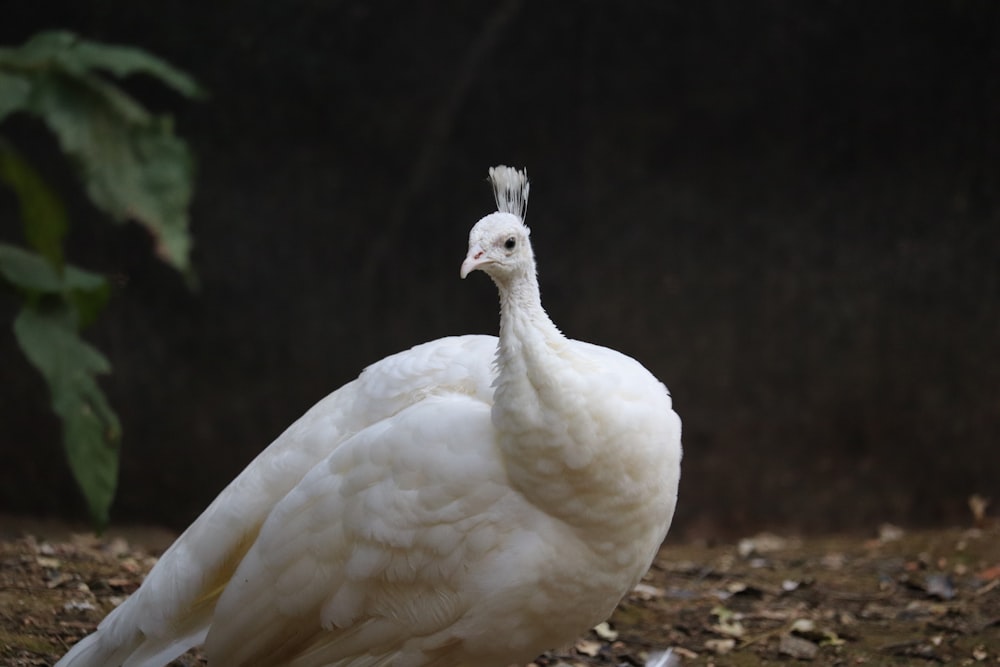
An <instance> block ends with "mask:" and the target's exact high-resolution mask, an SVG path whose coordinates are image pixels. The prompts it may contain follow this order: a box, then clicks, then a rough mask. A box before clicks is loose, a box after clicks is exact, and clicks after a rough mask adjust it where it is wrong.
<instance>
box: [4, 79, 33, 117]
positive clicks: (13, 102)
mask: <svg viewBox="0 0 1000 667" xmlns="http://www.w3.org/2000/svg"><path fill="white" fill-rule="evenodd" d="M30 93H31V83H30V82H29V81H28V79H27V78H25V77H23V76H19V75H16V74H7V73H5V72H3V71H2V70H0V121H2V120H3V119H4V118H5V117H6V116H8V115H9V114H11V113H13V112H14V111H17V110H19V109H21V108H22V107H23V106H24V104H25V102H27V100H28V95H29V94H30Z"/></svg>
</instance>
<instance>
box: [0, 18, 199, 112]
mask: <svg viewBox="0 0 1000 667" xmlns="http://www.w3.org/2000/svg"><path fill="white" fill-rule="evenodd" d="M4 64H8V65H10V66H12V67H19V68H23V67H39V66H46V65H48V66H53V65H54V66H58V67H61V68H64V69H65V70H67V71H70V72H73V73H75V74H77V75H80V74H83V73H84V72H86V71H87V70H91V69H100V70H106V71H108V72H111V73H112V74H114V75H115V76H117V77H119V78H121V77H126V76H129V75H131V74H147V75H149V76H152V77H154V78H156V79H158V80H159V81H160V82H161V83H163V84H164V85H167V86H169V87H170V88H173V89H174V90H175V91H177V92H178V93H180V94H181V95H184V96H186V97H201V96H203V95H204V91H203V90H202V89H201V87H200V86H199V85H198V83H197V82H196V81H195V80H194V79H193V78H191V76H189V75H188V74H186V73H184V72H183V71H181V70H179V69H177V68H176V67H174V66H173V65H171V64H170V63H168V62H166V61H165V60H163V59H162V58H158V57H156V56H154V55H152V54H150V53H148V52H146V51H143V50H142V49H137V48H135V47H131V46H119V45H113V44H101V43H100V42H93V41H90V40H86V39H82V38H80V37H79V36H77V35H75V34H74V33H72V32H67V31H65V30H50V31H46V32H41V33H38V34H37V35H35V36H34V37H32V38H31V39H30V40H28V41H27V42H25V43H24V44H23V45H22V46H21V47H20V48H18V49H0V67H2V66H3V65H4Z"/></svg>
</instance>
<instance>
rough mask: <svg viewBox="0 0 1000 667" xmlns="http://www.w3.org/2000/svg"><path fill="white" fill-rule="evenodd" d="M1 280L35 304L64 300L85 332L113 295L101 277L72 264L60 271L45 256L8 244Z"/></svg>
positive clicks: (0, 261) (0, 260) (2, 246)
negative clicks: (45, 298) (46, 298)
mask: <svg viewBox="0 0 1000 667" xmlns="http://www.w3.org/2000/svg"><path fill="white" fill-rule="evenodd" d="M0 276H3V278H4V279H6V280H7V282H9V283H10V284H11V285H14V286H15V287H17V288H19V289H20V290H21V291H22V292H24V293H25V295H26V296H27V297H28V301H29V302H31V303H34V302H37V301H38V299H37V298H33V297H37V296H39V295H57V296H59V297H61V298H62V299H63V300H64V301H66V302H68V303H69V304H70V305H72V306H73V307H74V309H75V310H74V311H73V314H74V315H75V324H76V325H77V326H78V327H81V328H82V327H85V326H87V325H88V324H90V323H91V322H92V321H93V320H94V318H95V317H96V316H97V314H98V313H99V312H100V311H101V309H103V308H104V306H105V304H106V303H107V302H108V298H109V297H110V295H111V286H110V285H109V284H108V281H107V280H105V279H104V277H103V276H101V275H98V274H96V273H92V272H90V271H85V270H84V269H80V268H77V267H75V266H72V265H68V264H67V265H66V266H64V267H62V269H61V270H60V269H58V268H56V267H55V266H53V265H52V263H51V262H49V261H47V260H46V259H45V258H44V257H42V256H41V255H37V254H35V253H32V252H29V251H27V250H24V249H22V248H18V247H17V246H13V245H8V244H6V243H0Z"/></svg>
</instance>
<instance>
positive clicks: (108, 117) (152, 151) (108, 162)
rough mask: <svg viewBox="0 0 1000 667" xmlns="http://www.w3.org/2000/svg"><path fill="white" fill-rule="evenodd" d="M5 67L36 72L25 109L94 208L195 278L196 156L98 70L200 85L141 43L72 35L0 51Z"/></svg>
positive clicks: (52, 35)
mask: <svg viewBox="0 0 1000 667" xmlns="http://www.w3.org/2000/svg"><path fill="white" fill-rule="evenodd" d="M5 70H6V71H7V72H8V73H11V72H16V73H19V74H20V75H21V76H26V77H29V78H30V82H31V93H30V95H29V96H28V98H27V99H25V100H22V101H21V102H20V103H19V104H20V107H19V108H23V110H24V111H27V112H29V113H32V114H34V115H36V116H38V117H39V118H41V119H42V120H43V121H44V122H45V123H46V124H47V125H48V126H49V129H51V130H52V132H54V133H55V135H56V137H57V138H58V140H59V144H60V146H61V148H62V149H63V151H64V152H65V153H67V154H68V155H69V156H70V157H71V158H72V159H73V161H74V162H75V163H76V164H77V166H78V167H79V170H80V175H81V178H82V180H83V186H84V189H85V190H86V192H87V195H88V196H89V197H90V200H91V201H92V202H93V203H94V205H95V206H97V207H98V208H100V209H101V210H103V211H105V212H106V213H108V214H109V215H110V216H111V217H112V218H113V219H114V220H116V221H119V222H121V221H125V220H134V221H137V222H139V223H140V224H142V225H143V226H145V227H146V228H147V230H149V232H150V233H151V234H152V235H153V238H154V241H155V246H156V252H157V254H158V255H159V256H160V258H161V259H163V260H164V261H166V262H168V263H169V264H171V265H172V266H174V267H175V268H177V269H178V270H179V271H181V272H182V273H186V274H189V277H190V271H191V266H190V249H191V240H190V236H189V234H188V225H189V221H188V214H187V211H188V208H189V206H190V203H191V198H192V192H193V186H192V183H193V180H194V159H193V157H192V155H191V153H190V151H189V149H188V147H187V144H185V143H184V142H183V141H182V140H181V139H180V138H178V137H177V136H175V135H174V132H173V124H172V121H171V119H170V118H169V117H168V116H163V115H154V114H151V113H149V112H148V111H147V110H146V109H145V108H143V107H142V105H141V104H139V103H138V102H137V101H136V100H135V99H133V98H132V97H131V96H129V95H128V94H127V93H125V92H124V91H123V90H121V89H120V88H118V87H116V86H115V85H113V84H112V83H111V82H109V81H108V80H107V79H105V78H103V77H101V76H99V75H98V71H99V70H100V71H109V72H111V73H112V74H115V75H117V76H125V75H128V74H134V73H144V74H149V75H152V76H155V77H157V78H158V80H160V81H161V82H163V83H165V84H167V85H169V86H171V87H172V88H174V89H175V90H177V91H179V92H181V93H182V94H185V95H197V94H200V89H199V88H198V87H197V85H196V84H195V83H194V81H193V80H192V79H191V78H190V77H188V76H187V75H186V74H184V73H183V72H181V71H180V70H177V69H175V68H173V67H172V66H170V65H169V64H167V63H166V62H164V61H162V60H161V59H159V58H156V57H155V56H152V55H150V54H148V53H145V52H143V51H141V50H139V49H134V48H131V47H122V46H108V45H103V44H98V43H96V42H89V41H86V40H81V39H79V38H78V37H76V36H75V35H73V34H72V33H66V32H48V33H42V34H40V35H38V36H36V37H35V38H33V39H32V40H30V41H29V42H27V43H26V44H24V45H23V46H21V47H20V48H18V49H0V73H2V72H3V71H5Z"/></svg>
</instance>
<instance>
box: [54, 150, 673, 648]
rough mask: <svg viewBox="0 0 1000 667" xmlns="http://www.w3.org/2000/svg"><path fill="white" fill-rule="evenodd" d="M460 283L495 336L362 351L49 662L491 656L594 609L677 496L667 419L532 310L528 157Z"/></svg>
mask: <svg viewBox="0 0 1000 667" xmlns="http://www.w3.org/2000/svg"><path fill="white" fill-rule="evenodd" d="M490 178H491V180H492V182H493V185H494V189H495V193H496V199H497V207H498V209H499V210H498V211H497V212H496V213H492V214H490V215H487V216H486V217H485V218H483V219H482V220H480V221H479V222H478V223H477V224H476V225H475V227H473V229H472V231H471V233H470V236H469V253H468V256H467V257H466V259H465V262H464V263H463V264H462V269H461V275H462V277H463V278H464V277H465V276H466V275H468V274H469V273H470V272H471V271H474V270H477V269H479V270H483V271H485V272H486V273H487V274H489V276H490V277H491V278H492V279H493V281H494V282H495V283H496V285H497V287H498V289H499V292H500V302H501V318H500V336H499V338H496V337H492V336H459V337H452V338H442V339H440V340H436V341H432V342H429V343H425V344H423V345H418V346H417V347H414V348H412V349H410V350H407V351H405V352H401V353H399V354H396V355H393V356H390V357H387V358H385V359H383V360H382V361H379V362H378V363H375V364H373V365H372V366H369V367H368V368H367V369H365V371H364V372H363V373H362V374H361V375H360V377H358V379H357V380H354V381H353V382H351V383H349V384H347V385H345V386H343V387H341V388H340V389H338V390H337V391H335V392H334V393H332V394H330V395H329V396H327V397H326V398H325V399H323V400H322V401H320V402H319V403H318V404H317V405H315V406H314V407H313V408H312V409H311V410H309V411H308V412H307V413H306V414H305V415H303V416H302V417H301V418H300V419H299V420H298V421H296V422H295V423H294V424H292V426H290V427H289V428H288V429H287V430H286V431H285V432H284V433H283V434H282V435H281V436H280V437H279V438H278V439H277V440H276V441H275V442H274V443H272V444H271V446H270V447H268V448H267V449H265V450H264V451H263V452H262V453H261V454H260V455H259V456H258V457H257V458H256V459H255V460H254V461H253V462H252V463H251V464H250V465H249V466H247V468H246V469H245V470H244V471H243V472H242V473H241V474H240V475H239V476H238V477H237V478H236V479H235V480H234V481H233V482H232V483H231V484H230V485H229V486H228V487H227V488H226V489H225V490H224V491H223V492H222V493H221V494H220V495H219V496H218V498H216V499H215V501H214V502H213V503H212V504H211V505H210V506H209V507H208V509H206V510H205V512H204V513H203V514H202V515H201V516H200V517H199V518H198V519H197V520H196V521H195V522H194V523H193V524H192V525H191V526H190V527H189V528H188V529H187V531H185V532H184V534H183V535H181V536H180V538H178V539H177V541H176V542H175V543H174V544H173V545H172V546H171V547H170V549H169V550H167V552H166V553H164V554H163V556H162V557H161V558H160V560H159V562H158V563H157V564H156V566H155V567H154V568H153V570H152V571H151V572H150V573H149V576H148V577H147V578H146V580H145V582H144V583H143V585H142V586H141V587H140V588H139V590H137V591H136V592H135V593H134V594H133V595H132V596H131V597H130V598H129V599H127V600H126V601H125V602H124V603H123V604H122V605H121V606H119V607H118V608H117V609H115V610H114V611H113V612H112V613H111V614H109V615H108V617H107V618H106V619H105V620H104V621H103V622H102V623H101V624H100V626H99V627H98V629H97V631H96V632H95V633H94V634H92V635H90V636H88V637H86V638H84V639H83V640H81V641H80V642H79V643H78V644H77V645H76V646H75V647H73V649H72V650H71V651H70V652H69V653H68V654H67V655H66V657H64V658H63V659H62V660H61V661H60V662H59V663H58V664H57V667H112V666H115V665H125V666H127V667H138V666H160V665H164V664H166V663H168V662H169V661H170V660H172V659H173V658H175V657H176V656H178V655H180V654H181V653H183V652H184V651H186V650H187V649H188V648H190V647H192V646H195V645H197V644H199V643H202V642H204V644H205V651H206V653H207V655H208V657H209V660H210V663H211V664H212V665H218V666H226V667H237V666H240V665H246V666H250V665H253V666H257V667H266V666H268V665H289V666H292V667H381V666H392V667H418V666H432V665H433V666H437V667H490V666H496V667H506V666H507V665H510V664H511V663H514V662H524V661H528V660H531V659H532V658H534V657H535V656H536V655H538V654H539V653H540V652H542V651H544V650H546V649H548V648H553V647H556V646H558V645H560V644H563V643H565V642H568V641H570V640H572V639H574V638H575V637H576V636H578V635H579V634H580V633H581V632H584V631H586V630H587V629H588V628H589V627H592V626H593V625H595V624H596V623H598V622H600V621H601V620H603V619H604V618H606V617H607V616H608V615H609V614H610V613H611V612H612V610H613V609H614V607H615V605H616V604H617V603H618V601H619V600H620V599H621V597H622V596H623V595H624V594H625V593H627V592H628V591H629V590H630V589H631V588H632V587H633V586H634V585H635V584H636V582H638V580H639V578H640V577H641V576H642V575H643V574H644V573H645V571H646V569H647V568H648V567H649V564H650V562H651V561H652V559H653V557H654V555H655V554H656V551H657V548H658V547H659V545H660V543H661V541H662V540H663V538H664V536H665V535H666V532H667V529H668V527H669V525H670V520H671V517H672V516H673V512H674V505H675V501H676V495H677V484H678V478H679V475H680V460H681V446H680V420H679V419H678V417H677V415H676V414H675V413H674V412H673V410H672V408H671V401H670V396H669V394H668V393H667V390H666V389H665V388H664V386H663V385H662V384H661V383H660V382H658V381H657V380H656V379H655V378H654V377H653V376H652V375H651V374H650V373H649V372H648V371H646V370H645V369H644V368H643V367H642V366H641V365H640V364H639V363H637V362H636V361H634V360H633V359H631V358H629V357H627V356H624V355H622V354H620V353H618V352H615V351H613V350H609V349H607V348H603V347H598V346H595V345H590V344H588V343H582V342H579V341H573V340H568V339H566V338H565V337H564V336H563V335H562V334H561V333H560V332H559V331H558V329H557V328H556V327H555V325H553V324H552V322H551V321H550V320H549V318H548V316H547V315H546V313H545V311H544V310H543V309H542V306H541V301H540V297H539V292H538V283H537V279H536V276H535V261H534V255H533V253H532V250H531V244H530V243H529V240H528V233H529V232H528V228H527V227H525V226H524V223H523V218H524V210H525V206H526V203H527V195H528V182H527V177H526V176H525V174H524V173H523V172H518V171H515V170H514V169H509V168H507V167H496V168H494V169H491V170H490Z"/></svg>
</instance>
